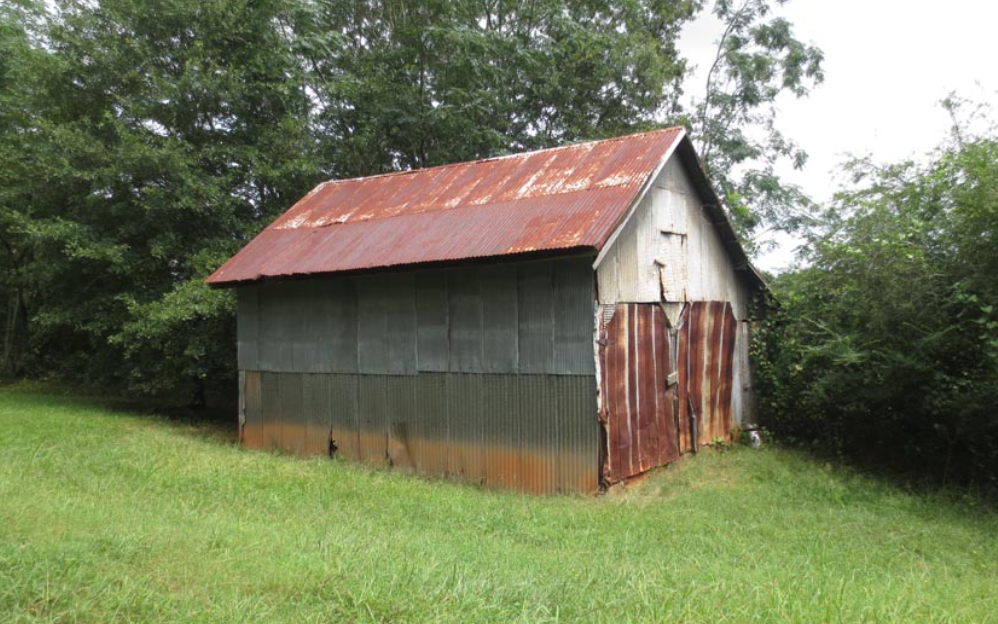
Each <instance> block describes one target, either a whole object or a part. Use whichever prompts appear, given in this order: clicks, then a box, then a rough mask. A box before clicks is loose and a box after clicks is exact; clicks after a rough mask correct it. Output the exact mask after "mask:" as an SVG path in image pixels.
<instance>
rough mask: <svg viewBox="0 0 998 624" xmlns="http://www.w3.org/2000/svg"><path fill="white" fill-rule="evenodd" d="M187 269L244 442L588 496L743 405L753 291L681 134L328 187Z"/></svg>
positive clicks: (725, 428) (705, 432) (699, 437)
mask: <svg viewBox="0 0 998 624" xmlns="http://www.w3.org/2000/svg"><path fill="white" fill-rule="evenodd" d="M208 283H209V284H211V285H212V286H216V287H235V288H236V290H237V295H238V346H239V349H238V353H239V386H240V388H239V391H240V408H239V410H240V413H239V423H240V438H241V441H242V443H243V444H244V445H245V446H247V447H255V448H280V449H284V450H288V451H294V452H301V453H318V454H333V453H335V454H337V455H342V456H344V457H348V458H350V459H354V460H359V461H363V462H368V463H373V464H377V465H383V464H388V465H391V466H395V467H399V468H403V469H409V470H414V471H418V472H423V473H432V474H447V475H454V476H458V477H461V478H464V479H468V480H471V481H475V482H482V483H486V484H490V485H498V486H505V487H513V488H517V489H522V490H528V491H533V492H558V491H573V492H593V491H596V490H597V489H598V488H599V487H600V485H603V484H608V483H613V482H616V481H620V480H623V479H626V478H628V477H630V476H633V475H636V474H639V473H641V472H644V471H646V470H648V469H649V468H652V467H654V466H658V465H662V464H666V463H668V462H670V461H673V460H675V459H676V458H678V457H679V455H680V454H681V453H684V452H687V451H690V450H693V449H695V448H696V446H697V445H698V444H705V443H709V442H710V441H712V440H714V439H716V438H727V437H728V436H729V435H730V431H731V426H732V424H733V423H737V422H741V421H743V420H744V419H746V418H747V417H748V415H749V411H750V409H751V378H750V375H749V367H748V331H749V323H748V315H749V307H750V302H751V300H752V299H753V295H754V293H756V292H758V291H760V290H761V289H763V288H764V284H763V282H762V280H761V279H760V277H759V276H758V274H757V273H756V272H755V271H754V269H753V268H752V267H751V265H750V264H749V262H748V260H747V258H746V256H745V253H744V251H743V250H742V248H741V247H740V245H739V244H738V241H737V239H736V238H735V235H734V232H733V231H732V228H731V224H730V223H729V221H728V219H727V217H726V216H725V213H724V211H723V210H722V208H721V207H720V202H719V200H718V198H717V196H716V194H715V193H714V191H713V190H712V188H711V186H710V184H709V182H708V181H707V179H706V177H705V175H704V172H703V169H702V167H701V165H700V162H699V160H698V158H697V156H696V154H695V152H694V150H693V146H692V144H691V142H690V140H689V139H688V138H687V137H686V134H685V132H684V131H683V129H682V128H668V129H664V130H658V131H653V132H646V133H641V134H635V135H630V136H624V137H619V138H614V139H608V140H604V141H594V142H589V143H580V144H575V145H569V146H566V147H560V148H554V149H547V150H541V151H536V152H530V153H524V154H517V155H513V156H506V157H500V158H491V159H486V160H480V161H474V162H467V163H458V164H453V165H445V166H442V167H433V168H428V169H422V170H416V171H406V172H400V173H391V174H386V175H380V176H373V177H368V178H359V179H353V180H338V181H330V182H326V183H323V184H320V185H319V186H318V187H316V188H315V189H314V190H313V191H312V192H310V193H309V194H308V195H307V196H305V197H304V198H302V199H301V200H300V201H299V202H298V203H296V204H295V205H294V206H292V207H291V209H290V210H288V211H287V212H286V213H285V214H284V215H282V216H281V217H280V218H278V219H277V220H276V221H275V222H274V223H272V224H271V225H270V226H269V227H267V228H266V229H265V230H264V231H263V232H261V233H260V234H259V235H258V236H257V237H256V238H254V239H253V240H252V241H250V243H249V244H247V245H246V246H245V247H244V248H243V249H242V250H241V251H240V252H239V253H238V254H236V255H235V256H234V257H232V258H231V259H230V260H229V261H228V262H226V263H225V265H223V266H222V267H221V268H219V269H218V270H217V271H216V272H215V273H214V274H213V275H212V276H211V277H209V278H208Z"/></svg>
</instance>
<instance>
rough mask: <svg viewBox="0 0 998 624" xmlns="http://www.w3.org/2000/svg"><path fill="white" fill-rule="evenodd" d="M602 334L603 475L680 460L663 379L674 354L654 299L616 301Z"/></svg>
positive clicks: (618, 476) (613, 478)
mask: <svg viewBox="0 0 998 624" xmlns="http://www.w3.org/2000/svg"><path fill="white" fill-rule="evenodd" d="M606 316H608V315H606ZM600 336H601V338H600V349H599V354H600V377H601V378H600V384H601V393H602V398H603V400H602V405H601V413H600V418H601V419H602V420H603V422H604V423H605V424H604V427H605V428H606V435H607V444H606V449H605V454H604V475H605V478H606V480H607V481H608V482H611V483H613V482H617V481H621V480H623V479H626V478H628V477H631V476H634V475H636V474H640V473H642V472H645V471H647V470H650V469H651V468H654V467H655V466H662V465H664V464H667V463H669V462H672V461H675V460H677V459H679V446H678V428H677V423H676V418H675V413H674V410H673V397H674V390H673V388H671V387H670V386H669V385H668V383H667V378H668V376H669V372H670V370H671V360H672V358H671V357H670V345H669V326H668V322H667V321H666V318H665V313H664V312H663V311H662V308H661V307H660V306H659V305H658V304H655V303H618V304H617V305H616V306H615V310H614V314H613V316H612V318H610V319H609V320H608V321H607V322H605V324H604V326H603V330H602V331H601V332H600Z"/></svg>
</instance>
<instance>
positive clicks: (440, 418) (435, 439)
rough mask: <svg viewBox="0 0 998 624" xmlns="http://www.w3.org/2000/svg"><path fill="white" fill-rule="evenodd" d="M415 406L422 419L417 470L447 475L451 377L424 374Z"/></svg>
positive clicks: (420, 421)
mask: <svg viewBox="0 0 998 624" xmlns="http://www.w3.org/2000/svg"><path fill="white" fill-rule="evenodd" d="M415 404H416V414H417V417H418V419H419V444H418V445H417V448H416V451H415V454H416V456H415V459H414V463H415V465H416V468H417V469H418V470H420V471H422V472H425V473H427V474H441V475H442V474H447V473H448V453H449V451H448V447H449V442H448V417H447V373H420V374H419V376H417V377H416V398H415Z"/></svg>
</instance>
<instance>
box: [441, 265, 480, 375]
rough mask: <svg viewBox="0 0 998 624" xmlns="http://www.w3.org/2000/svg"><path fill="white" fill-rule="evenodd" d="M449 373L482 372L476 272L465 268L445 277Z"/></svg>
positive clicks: (478, 292) (473, 269) (478, 293)
mask: <svg viewBox="0 0 998 624" xmlns="http://www.w3.org/2000/svg"><path fill="white" fill-rule="evenodd" d="M447 285H448V294H449V303H450V306H449V311H450V312H449V318H450V371H451V372H452V373H480V372H482V338H483V331H482V296H481V293H480V291H479V283H478V271H477V269H475V268H465V269H461V270H458V271H453V272H450V273H449V274H448V282H447Z"/></svg>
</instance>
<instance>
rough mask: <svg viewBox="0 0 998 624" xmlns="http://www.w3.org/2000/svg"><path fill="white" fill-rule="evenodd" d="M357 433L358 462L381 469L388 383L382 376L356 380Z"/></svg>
mask: <svg viewBox="0 0 998 624" xmlns="http://www.w3.org/2000/svg"><path fill="white" fill-rule="evenodd" d="M358 383H359V390H358V418H357V421H358V425H357V428H358V431H357V434H358V436H359V439H360V459H361V461H363V462H365V463H367V464H372V465H375V466H381V465H384V463H385V459H386V453H387V446H386V442H387V432H386V424H387V422H386V416H387V413H388V404H387V395H388V387H387V385H388V382H387V377H386V376H384V375H363V374H362V375H360V376H359V379H358Z"/></svg>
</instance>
